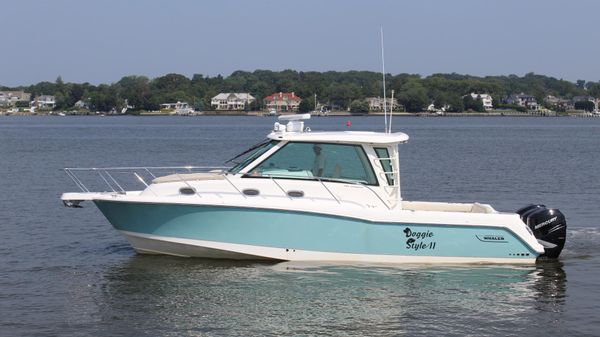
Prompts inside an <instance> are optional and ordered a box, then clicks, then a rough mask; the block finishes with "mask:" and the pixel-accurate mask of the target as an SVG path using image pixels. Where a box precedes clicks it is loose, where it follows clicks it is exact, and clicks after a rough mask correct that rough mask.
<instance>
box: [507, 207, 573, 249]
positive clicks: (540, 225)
mask: <svg viewBox="0 0 600 337" xmlns="http://www.w3.org/2000/svg"><path fill="white" fill-rule="evenodd" d="M517 214H519V216H520V217H521V220H523V222H524V223H525V224H527V227H529V229H531V231H532V232H533V235H534V236H535V237H536V238H537V240H538V242H539V243H540V244H541V245H542V246H544V251H545V253H544V254H542V255H541V256H545V257H549V258H557V257H558V256H559V255H560V252H561V251H562V249H563V247H564V246H565V240H566V236H567V220H566V219H565V216H564V215H563V214H562V212H561V211H559V210H558V209H555V208H546V206H544V205H527V206H525V207H523V208H520V209H519V210H517Z"/></svg>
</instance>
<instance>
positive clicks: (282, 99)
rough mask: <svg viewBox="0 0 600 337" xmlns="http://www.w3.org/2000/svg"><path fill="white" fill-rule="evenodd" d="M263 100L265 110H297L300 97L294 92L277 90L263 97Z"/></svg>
mask: <svg viewBox="0 0 600 337" xmlns="http://www.w3.org/2000/svg"><path fill="white" fill-rule="evenodd" d="M263 100H264V102H265V107H266V108H267V110H275V111H278V112H297V111H298V108H299V107H300V102H301V101H302V98H300V97H298V96H296V94H295V93H294V92H278V93H274V94H272V95H269V96H267V97H265V98H264V99H263Z"/></svg>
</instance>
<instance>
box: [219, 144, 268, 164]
mask: <svg viewBox="0 0 600 337" xmlns="http://www.w3.org/2000/svg"><path fill="white" fill-rule="evenodd" d="M270 141H271V140H270V139H266V140H263V141H262V142H260V143H258V144H256V145H253V146H252V147H251V148H249V149H248V150H246V151H244V152H242V153H240V154H238V155H236V156H235V157H233V158H231V159H228V160H227V161H225V164H227V163H229V162H232V161H234V160H236V159H238V158H239V157H241V156H243V155H245V154H247V153H249V152H252V151H254V150H256V149H258V148H259V147H261V146H263V145H265V144H267V143H269V142H270Z"/></svg>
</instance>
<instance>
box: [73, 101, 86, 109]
mask: <svg viewBox="0 0 600 337" xmlns="http://www.w3.org/2000/svg"><path fill="white" fill-rule="evenodd" d="M73 106H74V107H76V108H77V109H89V108H90V104H89V103H88V102H86V101H83V100H79V101H77V102H75V104H74V105H73Z"/></svg>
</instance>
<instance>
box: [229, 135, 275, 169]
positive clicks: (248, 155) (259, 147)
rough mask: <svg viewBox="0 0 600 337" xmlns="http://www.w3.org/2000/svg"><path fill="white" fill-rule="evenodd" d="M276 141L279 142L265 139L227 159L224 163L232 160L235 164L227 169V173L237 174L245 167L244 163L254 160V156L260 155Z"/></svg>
mask: <svg viewBox="0 0 600 337" xmlns="http://www.w3.org/2000/svg"><path fill="white" fill-rule="evenodd" d="M277 143H279V142H278V141H275V140H267V141H264V142H261V143H258V144H256V145H254V146H252V147H251V148H249V149H248V150H246V151H244V152H242V153H240V154H238V155H237V156H235V157H233V158H231V159H229V160H227V161H226V162H225V163H229V162H233V163H234V164H235V165H234V166H233V167H232V168H231V169H229V173H232V174H237V173H238V172H240V170H241V169H243V168H244V167H246V165H248V164H250V163H251V162H253V161H254V160H256V158H258V157H260V156H261V155H262V154H263V153H265V152H267V151H269V150H270V149H271V148H272V147H273V146H275V144H277Z"/></svg>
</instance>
